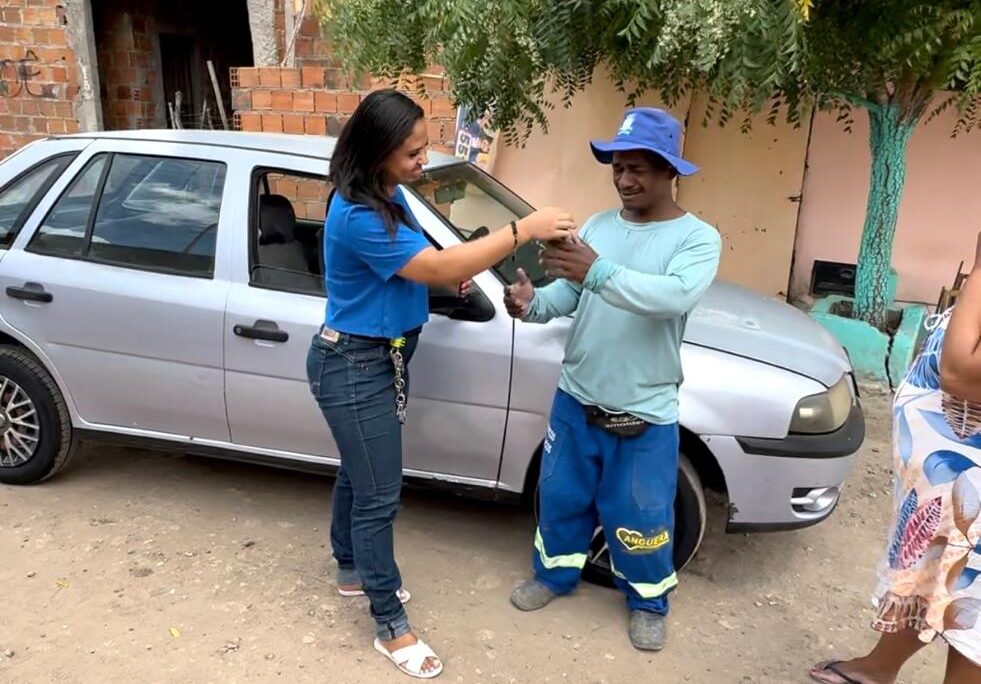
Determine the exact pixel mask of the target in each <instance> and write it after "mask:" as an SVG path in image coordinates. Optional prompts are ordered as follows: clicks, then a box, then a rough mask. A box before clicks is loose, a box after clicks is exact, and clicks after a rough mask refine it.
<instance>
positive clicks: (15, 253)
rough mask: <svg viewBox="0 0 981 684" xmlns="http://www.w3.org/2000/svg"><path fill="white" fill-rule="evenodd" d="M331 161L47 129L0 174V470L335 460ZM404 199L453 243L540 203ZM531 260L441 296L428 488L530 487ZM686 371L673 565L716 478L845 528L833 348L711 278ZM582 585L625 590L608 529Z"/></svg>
mask: <svg viewBox="0 0 981 684" xmlns="http://www.w3.org/2000/svg"><path fill="white" fill-rule="evenodd" d="M332 149H333V141H332V140H331V139H329V138H312V137H299V136H288V135H262V134H248V133H232V132H204V131H134V132H118V133H102V134H83V135H75V136H67V137H52V138H48V139H46V140H41V141H38V142H35V143H32V144H30V145H28V146H26V147H24V148H23V149H21V150H20V151H18V152H17V153H15V154H14V155H12V156H11V157H8V158H7V159H6V160H4V161H3V162H2V163H0V482H3V483H7V484H27V483H32V482H37V481H40V480H43V479H45V478H47V477H50V476H51V475H53V474H54V473H56V472H57V471H58V470H60V469H61V468H62V467H64V466H65V465H66V464H67V463H68V461H69V459H70V458H71V455H72V453H73V451H74V449H75V446H76V445H77V444H78V443H79V441H81V440H102V441H119V440H124V441H125V442H127V443H134V442H136V443H139V444H144V445H149V446H155V447H166V448H171V449H176V450H179V451H181V452H187V453H199V454H205V455H214V456H220V457H226V458H227V457H230V458H235V459H241V460H248V461H258V462H262V463H268V464H270V465H277V466H284V467H289V468H298V469H303V470H318V471H319V470H324V469H327V470H329V469H331V468H333V467H335V466H336V465H337V462H338V461H337V452H336V449H335V445H334V443H333V441H332V440H331V437H330V434H329V432H328V430H327V428H326V425H325V422H324V420H323V417H322V416H321V415H320V412H319V410H318V409H317V406H316V404H315V402H314V401H313V398H312V397H311V395H310V391H309V389H308V388H307V381H306V377H305V365H304V359H305V357H306V353H307V348H308V346H309V344H310V340H311V337H312V336H313V335H314V333H315V331H316V330H317V329H318V326H319V325H320V323H321V322H322V320H323V317H324V306H325V301H326V300H325V294H324V291H323V277H322V271H323V266H322V256H321V244H322V242H321V237H322V229H323V219H324V211H325V206H326V200H327V193H328V191H329V187H328V185H327V183H326V181H325V175H326V173H327V170H328V164H329V159H330V157H331V152H332ZM408 190H409V192H408V193H407V195H408V201H409V202H410V204H411V208H412V210H413V212H414V214H415V216H416V217H417V219H418V220H419V222H420V224H421V225H422V227H423V228H424V230H425V231H426V233H427V235H428V237H429V239H430V240H431V241H432V242H433V244H434V245H436V246H437V247H449V246H451V245H454V244H457V243H459V242H461V241H464V240H470V239H473V238H476V237H479V236H480V235H482V234H485V233H486V232H487V231H488V230H491V229H497V228H498V227H500V226H503V225H506V224H507V222H508V221H509V220H511V219H513V218H517V217H521V216H524V215H525V214H527V213H529V212H530V211H531V207H530V206H529V205H528V204H527V203H525V202H524V201H522V200H521V199H520V198H519V197H517V196H516V195H515V194H514V193H512V192H511V191H509V190H508V189H506V188H505V187H504V186H502V185H501V184H500V183H499V182H497V181H496V180H495V179H494V178H493V177H491V176H489V175H487V174H485V173H483V172H482V171H480V170H479V169H477V168H476V167H474V166H473V165H470V164H467V163H465V162H461V161H459V160H457V159H455V158H453V157H449V156H444V155H438V154H433V155H431V163H430V165H429V167H428V168H427V171H426V174H425V175H424V177H423V178H422V179H421V180H420V181H419V182H418V183H416V184H415V185H414V186H413V187H412V188H408ZM518 267H522V268H524V269H525V270H526V271H527V272H528V273H529V274H530V275H531V277H532V279H533V280H534V281H535V282H536V284H542V283H544V282H546V280H547V278H546V276H545V274H544V273H543V272H542V270H541V268H540V266H539V265H538V260H537V250H536V247H535V246H533V245H528V246H525V247H524V248H523V249H522V250H520V251H519V253H518V254H517V255H516V258H515V259H513V260H511V259H508V260H506V261H505V262H503V263H501V264H499V265H498V267H497V268H495V269H493V270H492V271H488V272H486V273H483V274H481V275H479V276H478V277H477V278H476V279H475V287H474V288H473V291H472V293H471V294H470V295H469V296H468V297H467V298H466V299H461V298H459V297H458V296H457V294H456V293H455V292H451V291H438V290H432V291H431V294H430V308H431V312H432V316H431V322H430V323H429V325H428V326H427V327H426V330H425V332H424V334H423V338H422V341H421V344H420V345H419V348H418V352H417V354H416V357H415V359H414V360H413V364H412V369H411V383H412V391H411V398H410V402H409V415H410V419H409V423H408V425H407V427H406V434H405V475H406V477H407V478H409V479H410V480H425V481H428V482H429V483H431V484H440V485H446V486H449V487H451V488H453V489H454V490H456V491H459V492H463V493H466V494H468V495H472V496H477V497H484V498H489V499H498V500H504V501H512V502H526V503H527V502H530V501H532V500H533V499H534V492H535V484H536V480H537V471H538V464H539V458H540V447H541V443H542V437H543V433H544V429H545V423H546V419H547V414H548V411H549V408H550V404H551V399H552V395H553V392H554V389H555V386H556V382H557V379H558V375H559V367H560V363H561V360H562V350H563V344H564V342H565V338H566V333H567V329H568V327H569V319H562V320H556V321H553V322H551V323H549V324H547V325H537V324H530V323H522V322H515V321H513V320H512V319H511V318H509V317H508V315H507V314H506V313H505V310H504V306H503V303H502V299H503V292H504V287H505V286H506V284H507V283H509V282H511V281H512V280H513V279H514V276H515V270H516V269H517V268H518ZM328 296H329V293H328ZM625 342H626V341H625ZM632 343H638V341H632ZM682 357H683V364H684V370H685V375H686V380H685V383H684V385H683V387H682V390H681V426H682V438H681V448H682V452H683V454H682V458H681V468H680V473H679V475H680V477H679V485H678V497H677V504H676V510H677V530H676V535H675V538H676V543H675V555H676V560H677V564H678V566H679V567H681V566H683V565H684V564H685V563H686V562H687V561H688V560H689V559H690V558H691V557H692V556H693V555H694V553H695V551H696V549H697V548H698V546H699V544H700V542H701V539H702V534H703V532H704V530H705V524H706V506H705V494H704V491H703V488H708V489H711V490H715V491H718V492H720V493H722V494H723V495H724V496H726V497H727V498H728V502H729V506H728V529H729V530H730V531H747V530H778V529H789V528H797V527H803V526H806V525H810V524H813V523H816V522H819V521H821V520H823V519H824V518H826V517H827V516H828V515H830V514H831V512H832V510H833V509H834V507H835V505H836V504H837V502H838V497H839V492H840V489H841V486H842V483H843V481H844V480H845V478H846V477H847V476H848V473H849V471H850V470H851V468H852V465H853V462H854V453H855V452H856V451H857V450H858V448H859V446H860V445H861V442H862V440H863V438H864V431H865V425H864V419H863V415H862V410H861V408H860V406H859V402H858V398H857V388H856V385H855V383H854V381H853V376H852V370H851V366H850V364H849V361H848V359H847V357H846V356H845V353H844V352H843V350H842V348H841V347H840V346H839V345H838V344H837V343H836V342H835V341H834V340H833V338H831V337H830V336H829V335H828V334H827V333H825V332H824V331H823V330H822V328H820V327H819V326H818V325H816V324H815V323H813V322H812V321H811V320H810V319H809V318H808V317H807V316H805V315H804V314H802V313H800V312H798V311H797V310H796V309H794V308H792V307H790V306H787V305H785V304H782V303H777V302H775V301H771V300H768V299H765V298H763V297H761V296H759V295H756V294H753V293H752V292H749V291H748V290H745V289H742V288H739V287H736V286H733V285H728V284H723V283H716V284H715V285H714V286H713V287H712V289H711V290H710V291H709V293H708V295H706V297H705V298H704V300H703V301H702V303H701V305H700V306H699V307H698V308H697V310H696V311H695V312H694V313H693V314H692V315H691V317H690V320H689V324H688V331H687V335H686V338H685V344H684V348H683V350H682ZM610 372H611V373H616V372H617V369H616V368H611V369H610ZM587 574H588V575H591V576H592V577H593V578H594V579H598V580H608V578H609V566H608V558H607V554H606V552H605V543H604V540H603V538H602V533H601V532H599V531H598V532H597V536H596V538H595V539H594V543H593V548H592V550H591V553H590V564H589V566H588V567H587Z"/></svg>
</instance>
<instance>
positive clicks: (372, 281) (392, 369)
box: [307, 90, 575, 679]
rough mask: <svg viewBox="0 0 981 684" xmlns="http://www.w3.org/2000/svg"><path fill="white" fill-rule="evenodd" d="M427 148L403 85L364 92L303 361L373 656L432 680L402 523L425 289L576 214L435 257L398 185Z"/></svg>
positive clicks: (346, 581) (533, 221)
mask: <svg viewBox="0 0 981 684" xmlns="http://www.w3.org/2000/svg"><path fill="white" fill-rule="evenodd" d="M428 144H429V142H428V135H427V126H426V120H425V118H424V113H423V110H422V108H421V107H419V106H418V105H417V104H415V103H414V102H413V101H412V100H411V99H409V98H408V97H406V96H405V95H402V94H400V93H398V92H395V91H393V90H385V91H378V92H375V93H372V94H371V95H369V96H367V97H366V98H365V99H364V101H363V102H362V103H361V105H360V106H359V107H358V109H357V111H356V112H355V113H354V115H353V116H352V117H351V120H350V121H349V122H348V123H347V125H346V126H345V127H344V130H343V131H342V132H341V135H340V137H339V138H338V141H337V145H336V147H335V148H334V154H333V158H332V160H331V171H330V180H331V182H332V184H333V185H334V189H335V193H334V197H333V199H332V200H331V203H330V208H329V211H328V214H327V222H326V225H325V228H324V265H325V273H326V288H327V292H328V299H327V316H326V321H325V324H324V327H323V328H322V330H321V331H320V333H319V334H318V335H316V336H314V339H313V343H312V345H311V348H310V353H309V356H308V360H307V374H308V377H309V380H310V388H311V391H312V392H313V395H314V397H315V398H316V399H317V402H318V404H319V405H320V408H321V410H322V411H323V414H324V417H325V418H326V419H327V423H328V425H329V426H330V430H331V433H332V434H333V436H334V441H335V442H336V443H337V447H338V450H339V451H340V456H341V467H340V469H339V470H338V473H337V481H336V484H335V486H334V505H333V520H332V523H331V545H332V547H333V552H334V557H335V559H336V560H337V563H338V567H339V571H338V578H337V581H338V588H339V591H340V592H341V594H342V595H345V596H352V595H361V594H367V596H368V598H369V600H370V602H371V615H372V617H373V618H374V619H375V622H376V636H377V638H376V639H375V644H374V645H375V649H376V650H378V651H379V652H380V653H382V654H383V655H385V656H386V657H387V658H389V659H390V660H391V661H392V662H393V663H395V665H396V666H397V667H398V668H399V669H400V670H401V671H403V672H404V673H406V674H408V675H411V676H413V677H418V678H424V679H428V678H431V677H435V676H437V675H438V674H440V672H441V671H442V668H443V666H442V663H440V661H439V658H437V657H436V654H435V653H433V651H432V649H430V648H429V647H428V646H427V645H426V644H424V643H423V642H422V641H420V640H419V639H418V638H417V637H416V636H415V635H414V634H413V632H412V630H411V628H410V626H409V621H408V618H407V616H406V613H405V609H404V608H403V606H402V603H403V601H406V600H408V593H407V592H405V591H403V590H402V579H401V577H400V575H399V569H398V566H397V565H396V563H395V553H394V549H393V535H392V521H393V520H394V518H395V512H396V510H397V509H398V506H399V496H400V492H401V484H402V435H401V426H400V422H401V421H402V420H404V416H405V401H406V395H405V393H406V389H407V386H406V382H407V375H406V365H407V364H408V363H409V361H410V360H411V358H412V354H413V352H414V351H415V348H416V344H417V342H418V339H419V332H420V330H421V328H422V326H423V324H424V323H425V322H426V321H427V319H428V294H427V286H429V285H447V284H450V285H452V286H453V287H457V286H458V285H459V284H460V283H461V282H464V281H466V280H468V279H469V278H471V277H472V276H474V275H476V274H477V273H480V272H481V271H484V270H486V269H488V268H490V267H491V266H493V265H494V264H496V263H497V262H499V261H501V260H502V259H504V258H506V257H507V256H508V255H510V254H512V253H513V252H514V250H516V249H517V248H518V247H519V246H521V245H523V244H525V243H527V242H529V241H531V240H553V239H558V238H561V237H564V236H566V235H567V234H568V233H569V231H571V230H572V229H574V228H575V224H574V223H573V221H572V217H571V216H569V215H568V214H566V213H565V212H563V211H560V210H559V209H555V208H548V209H542V210H540V211H537V212H535V213H533V214H531V215H530V216H527V217H526V218H524V219H521V220H520V221H515V222H511V223H510V224H509V225H508V226H506V227H504V228H502V229H501V230H498V231H495V232H494V233H492V234H490V235H487V236H486V237H483V238H480V239H478V240H474V241H471V242H467V243H464V244H461V245H458V246H453V247H450V248H448V249H444V250H437V249H435V248H434V247H432V245H430V243H429V242H428V241H427V239H426V237H425V235H423V233H422V231H421V230H420V228H419V226H418V225H417V223H416V221H415V219H414V218H413V216H412V214H411V212H410V211H409V207H408V205H407V203H406V200H405V197H404V195H403V192H402V190H401V189H400V188H399V186H400V185H403V184H408V183H412V182H413V181H416V180H418V179H419V178H420V177H421V175H422V171H423V166H424V165H425V164H426V162H427V158H426V148H427V146H428Z"/></svg>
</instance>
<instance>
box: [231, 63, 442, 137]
mask: <svg viewBox="0 0 981 684" xmlns="http://www.w3.org/2000/svg"><path fill="white" fill-rule="evenodd" d="M416 83H417V82H416V81H415V80H412V81H403V82H402V83H401V84H400V85H401V87H402V89H404V90H405V91H406V92H407V94H409V95H410V96H411V97H412V98H413V99H414V100H416V102H418V103H419V105H420V106H421V107H422V108H423V110H425V112H426V117H427V119H428V121H429V142H430V144H431V145H432V147H433V149H437V150H440V151H449V150H451V149H452V145H453V140H454V137H455V132H456V109H455V108H454V107H453V104H452V102H451V101H450V98H449V95H448V94H447V93H446V91H445V82H444V79H443V77H442V76H427V77H424V78H423V86H424V88H425V96H424V97H420V96H418V95H416V94H415V93H416V92H417V91H416ZM387 85H388V84H387V83H385V82H383V81H380V80H378V79H368V80H365V81H362V82H359V83H349V82H348V80H347V78H346V77H345V76H344V73H343V71H342V70H340V69H337V68H332V67H322V66H305V67H300V68H296V69H287V68H277V67H259V68H239V69H233V70H232V88H233V90H232V102H233V107H234V109H235V117H234V121H235V127H236V128H238V129H240V130H243V131H263V132H267V133H299V134H306V135H325V134H326V133H327V128H328V120H329V119H331V118H333V119H335V120H336V121H337V123H339V124H341V125H343V124H344V123H345V122H346V121H347V120H348V118H350V116H351V114H353V113H354V110H355V109H356V108H357V107H358V105H359V104H360V103H361V98H362V97H364V96H365V95H366V94H368V93H370V92H371V91H372V90H375V89H378V88H383V87H387Z"/></svg>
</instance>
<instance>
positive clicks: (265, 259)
mask: <svg viewBox="0 0 981 684" xmlns="http://www.w3.org/2000/svg"><path fill="white" fill-rule="evenodd" d="M253 178H254V181H253V193H252V211H251V213H250V215H251V217H252V219H251V225H250V229H249V239H250V241H251V249H250V254H251V256H250V264H249V267H250V273H251V277H250V282H251V284H252V285H254V286H256V287H266V288H271V289H274V290H285V291H287V292H298V293H301V294H309V295H314V296H317V297H323V296H324V295H325V293H324V274H323V225H324V217H325V214H326V209H327V199H328V197H329V195H330V184H329V183H328V181H327V179H326V178H325V177H323V176H314V175H305V174H299V173H291V172H288V171H278V170H260V171H259V172H257V173H256V174H255V175H254V177H253Z"/></svg>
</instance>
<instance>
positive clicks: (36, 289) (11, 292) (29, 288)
mask: <svg viewBox="0 0 981 684" xmlns="http://www.w3.org/2000/svg"><path fill="white" fill-rule="evenodd" d="M7 296H8V297H13V298H14V299H22V300H23V301H25V302H41V303H42V304H50V303H51V302H52V301H54V295H53V294H51V293H50V292H47V291H45V289H44V285H41V284H39V283H24V285H23V287H15V286H13V285H11V286H10V287H8V288H7Z"/></svg>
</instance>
